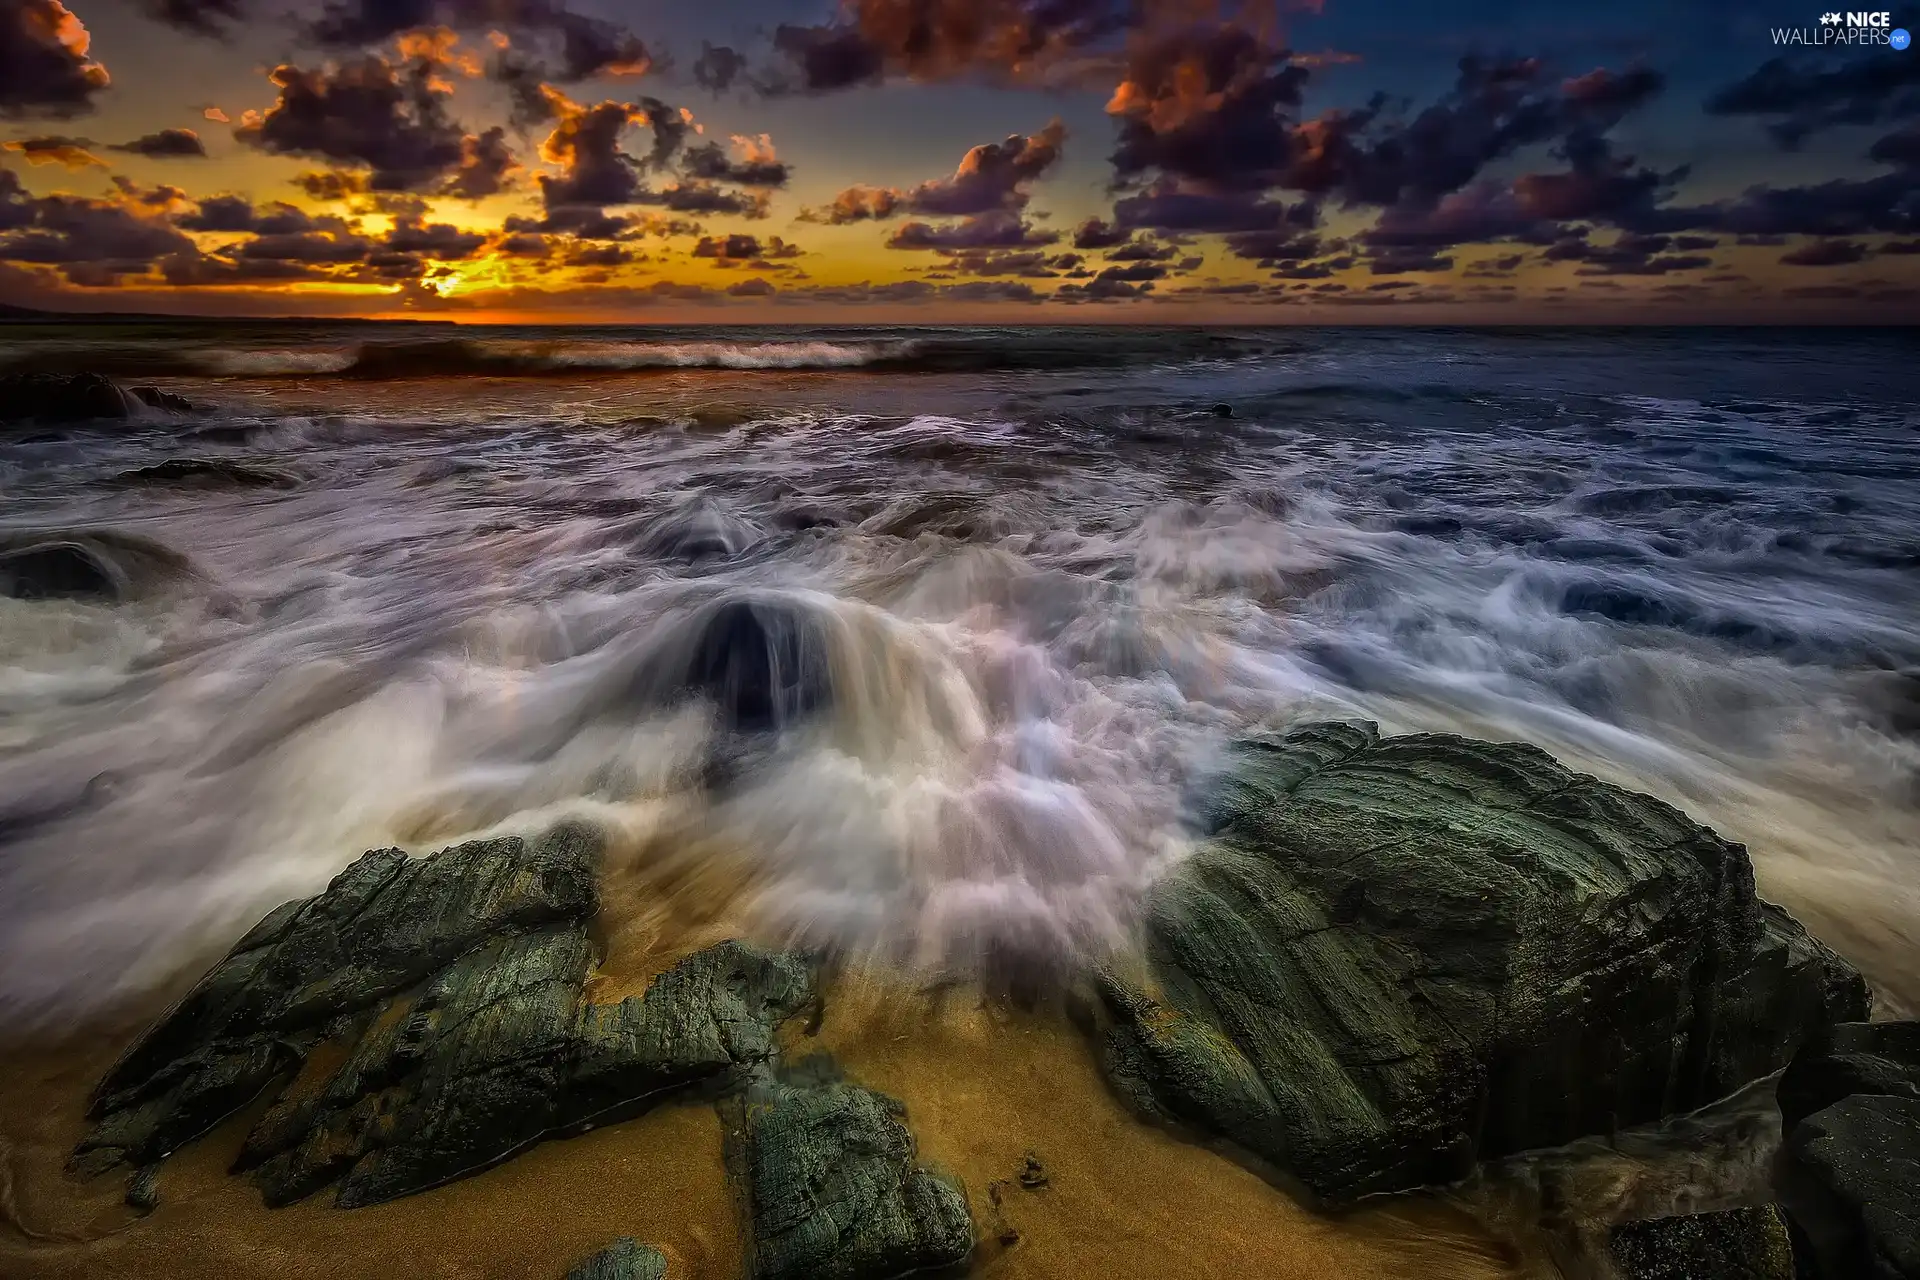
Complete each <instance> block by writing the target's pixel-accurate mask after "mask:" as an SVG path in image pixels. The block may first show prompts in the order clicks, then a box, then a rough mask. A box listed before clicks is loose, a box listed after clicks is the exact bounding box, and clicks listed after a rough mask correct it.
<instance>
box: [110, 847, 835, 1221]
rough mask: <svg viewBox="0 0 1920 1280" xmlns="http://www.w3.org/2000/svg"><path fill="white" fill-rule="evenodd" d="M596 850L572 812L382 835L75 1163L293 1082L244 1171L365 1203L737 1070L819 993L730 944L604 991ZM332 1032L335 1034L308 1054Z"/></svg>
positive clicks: (284, 931) (291, 914)
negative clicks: (612, 1001) (413, 848)
mask: <svg viewBox="0 0 1920 1280" xmlns="http://www.w3.org/2000/svg"><path fill="white" fill-rule="evenodd" d="M598 852H599V851H598V841H597V839H595V838H594V837H593V836H591V835H590V834H588V833H587V832H584V831H581V830H578V829H573V828H560V829H558V830H556V831H554V832H551V833H549V834H548V835H546V836H544V837H542V838H540V839H537V840H526V839H522V838H519V837H508V838H503V839H498V840H488V841H477V842H473V843H469V844H465V845H460V846H457V847H455V848H452V849H447V850H443V851H442V852H440V853H437V854H435V855H433V856H432V857H428V858H417V859H416V858H409V857H408V856H406V855H405V854H403V853H401V852H400V851H398V850H394V849H387V850H381V851H378V852H374V853H369V854H367V855H366V856H365V857H363V858H361V859H360V860H359V861H358V862H356V863H355V864H354V865H353V866H351V867H349V868H348V869H347V870H345V871H343V872H341V873H340V875H339V876H337V877H335V878H334V880H333V882H332V884H330V885H329V886H328V887H327V890H326V892H325V893H323V894H321V895H320V896H318V897H316V898H310V899H306V900H304V901H299V902H291V903H287V904H286V905H284V906H282V907H280V908H278V909H276V910H275V911H273V912H272V913H271V914H269V915H268V916H267V917H266V918H265V919H264V920H262V921H261V922H260V923H259V924H258V925H256V926H255V927H254V928H253V930H252V931H251V932H250V933H248V934H247V936H246V937H245V938H242V939H241V940H240V942H239V944H238V945H237V946H235V948H234V949H233V951H232V952H231V953H230V954H229V955H228V956H227V958H226V959H225V960H223V961H222V962H221V963H220V964H219V965H218V966H216V967H215V968H214V969H213V971H212V972H210V973H209V974H208V975H207V976H206V977H205V978H203V979H202V980H201V982H200V984H199V985H198V986H196V987H195V988H194V990H193V991H192V992H190V993H189V994H188V995H187V997H186V998H185V999H184V1000H182V1001H181V1003H180V1004H179V1005H178V1006H176V1007H175V1008H174V1009H173V1010H172V1011H171V1012H170V1013H169V1014H168V1015H167V1017H166V1018H164V1019H163V1020H162V1021H161V1022H160V1023H159V1024H158V1025H156V1026H155V1027H154V1028H153V1029H152V1030H150V1031H149V1032H148V1033H147V1034H146V1035H145V1036H144V1037H143V1038H142V1039H141V1040H140V1041H139V1042H138V1043H136V1044H135V1045H134V1046H133V1047H132V1048H131V1049H130V1050H129V1051H128V1052H127V1053H126V1054H125V1055H124V1056H123V1057H122V1058H121V1060H120V1061H119V1062H118V1063H116V1064H115V1066H114V1067H113V1069H112V1070H111V1071H110V1072H109V1073H108V1075H107V1077H106V1079H105V1080H103V1081H102V1082H101V1085H100V1088H99V1090H98V1092H97V1094H96V1096H95V1100H94V1103H93V1106H92V1109H91V1111H90V1118H92V1119H93V1120H94V1121H95V1124H94V1127H93V1129H92V1131H91V1132H90V1133H89V1134H88V1135H87V1136H86V1138H85V1139H83V1140H82V1142H81V1143H80V1145H79V1147H78V1149H77V1150H76V1152H75V1162H76V1166H81V1167H86V1168H97V1167H99V1165H100V1164H101V1163H102V1162H103V1160H104V1161H108V1162H128V1163H145V1162H149V1161H158V1160H161V1159H164V1158H165V1157H166V1156H168V1155H169V1154H170V1153H172V1152H173V1151H174V1150H176V1149H177V1148H178V1147H179V1146H180V1145H181V1144H182V1143H184V1142H187V1141H189V1140H191V1139H192V1138H194V1137H196V1136H198V1135H200V1134H202V1133H204V1132H206V1131H207V1130H208V1129H210V1128H211V1127H213V1126H214V1125H216V1124H218V1123H219V1122H220V1121H221V1120H223V1119H225V1118H226V1117H227V1116H229V1115H231V1114H232V1113H233V1112H235V1111H237V1110H238V1109H240V1108H241V1107H243V1106H245V1105H246V1104H247V1103H249V1102H250V1101H251V1100H253V1099H254V1098H256V1097H258V1096H260V1095H261V1094H262V1093H263V1092H266V1091H267V1090H269V1088H271V1087H273V1086H276V1085H278V1086H280V1087H279V1088H278V1091H277V1094H276V1096H275V1097H274V1099H273V1102H272V1105H270V1106H269V1107H268V1108H267V1109H266V1110H265V1112H264V1113H263V1114H262V1115H261V1116H260V1118H259V1120H258V1121H257V1122H256V1123H255V1125H254V1126H253V1128H252V1130H251V1131H250V1132H249V1133H248V1135H247V1138H246V1141H245V1143H244V1145H243V1146H242V1148H241V1151H240V1154H239V1157H238V1158H237V1159H236V1161H235V1165H234V1167H235V1171H236V1172H240V1171H251V1172H252V1175H253V1178H254V1180H255V1182H256V1183H257V1184H258V1185H259V1186H260V1188H261V1191H262V1193H263V1195H264V1197H265V1199H266V1201H267V1203H268V1204H270V1205H280V1204H287V1203H290V1202H292V1201H295V1200H298V1199H301V1198H302V1197H304V1196H307V1195H311V1194H312V1193H313V1192H315V1191H318V1190H320V1189H321V1188H323V1187H325V1186H327V1185H329V1184H332V1183H336V1182H337V1183H338V1184H339V1193H338V1196H337V1199H336V1203H338V1204H339V1205H341V1206H342V1207H353V1206H357V1205H366V1204H375V1203H378V1202H381V1201H384V1200H391V1199H394V1198H396V1197H398V1196H403V1195H408V1194H411V1193H412V1192H416V1191H422V1190H425V1189H427V1188H429V1187H433V1186H437V1185H440V1184H441V1183H444V1182H449V1181H452V1180H454V1179H456V1178H461V1177H465V1176H467V1175H469V1174H472V1173H477V1172H480V1171H481V1170H483V1169H486V1168H488V1167H490V1166H492V1165H493V1164H496V1163H498V1162H500V1161H501V1160H504V1159H507V1158H508V1157H510V1156H512V1155H514V1154H516V1153H517V1152H519V1151H521V1150H522V1149H524V1148H526V1147H528V1146H530V1145H532V1144H533V1143H536V1142H539V1141H541V1140H542V1139H545V1138H547V1137H551V1136H558V1135H564V1134H568V1133H573V1132H578V1131H579V1130H581V1129H583V1128H586V1127H590V1126H592V1125H594V1124H597V1123H603V1122H606V1121H609V1120H617V1119H622V1118H625V1117H627V1116H631V1115H636V1114H638V1113H640V1112H641V1111H644V1110H645V1109H646V1108H647V1107H649V1106H651V1105H653V1104H655V1103H657V1102H658V1101H660V1100H661V1099H663V1098H664V1097H666V1096H668V1095H670V1094H672V1093H674V1092H675V1091H678V1090H681V1089H685V1088H689V1087H692V1086H696V1085H704V1086H710V1087H713V1088H716V1089H723V1088H730V1087H736V1086H737V1085H738V1084H740V1083H742V1082H743V1081H744V1079H745V1078H746V1075H747V1074H748V1073H749V1072H750V1071H752V1070H754V1069H756V1068H758V1067H759V1066H760V1065H761V1063H762V1062H763V1060H764V1059H766V1058H768V1057H770V1056H771V1054H772V1051H773V1038H772V1037H773V1028H774V1026H775V1025H777V1024H778V1023H779V1022H780V1021H782V1020H784V1019H785V1018H786V1017H787V1016H789V1015H790V1014H792V1013H793V1012H794V1011H795V1010H797V1009H798V1008H800V1007H801V1006H802V1005H804V1004H805V1003H807V1001H808V1000H809V999H810V996H811V991H810V976H809V973H808V971H807V969H806V967H805V966H804V965H803V964H801V963H800V962H799V961H797V960H794V959H792V958H789V957H787V956H784V955H777V954H772V953H768V952H764V951H761V950H759V949H758V948H755V947H752V946H749V945H748V944H745V943H740V942H727V943H722V944H720V945H718V946H716V947H712V948H709V949H708V950H706V951H702V952H699V953H697V954H695V955H692V956H689V957H687V958H685V959H683V960H682V961H681V962H680V963H679V964H677V965H675V966H674V967H673V968H672V969H670V970H668V971H667V972H666V973H664V974H662V975H661V976H660V977H659V978H657V979H655V981H654V983H653V984H652V986H651V987H649V989H648V990H647V992H646V994H645V995H644V996H637V997H629V998H628V999H626V1000H623V1001H621V1002H620V1003H619V1004H616V1005H595V1004H592V1003H591V1002H589V1001H588V1000H587V999H586V998H585V995H584V984H585V981H586V978H587V974H588V971H589V969H590V968H591V967H592V964H593V962H594V955H593V947H592V944H591V942H590V941H589V939H588V934H587V927H588V921H589V920H590V918H591V917H592V915H593V914H594V912H595V910H596V908H597V905H598V900H597V893H596V890H595V884H594V876H595V871H596V866H597V862H598ZM325 1042H333V1043H335V1044H336V1045H337V1046H338V1048H339V1052H337V1053H334V1054H331V1055H322V1056H310V1055H312V1051H313V1050H314V1049H315V1048H316V1047H317V1046H319V1045H321V1044H322V1043H325Z"/></svg>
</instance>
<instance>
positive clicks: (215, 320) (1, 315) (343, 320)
mask: <svg viewBox="0 0 1920 1280" xmlns="http://www.w3.org/2000/svg"><path fill="white" fill-rule="evenodd" d="M452 323H453V321H451V320H415V319H393V320H386V319H365V318H361V317H354V316H188V315H169V314H167V313H166V312H161V311H45V310H42V309H40V308H38V307H22V306H17V305H15V304H14V303H11V302H0V324H194V325H209V324H215V325H230V324H238V325H308V324H324V325H357V324H364V325H381V326H387V327H390V326H394V325H446V324H452Z"/></svg>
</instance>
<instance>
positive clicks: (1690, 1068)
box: [1102, 724, 1868, 1204]
mask: <svg viewBox="0 0 1920 1280" xmlns="http://www.w3.org/2000/svg"><path fill="white" fill-rule="evenodd" d="M1202 808H1203V811H1204V816H1205V820H1206V823H1207V825H1208V827H1209V828H1210V830H1211V831H1212V832H1213V833H1214V834H1215V838H1214V839H1212V840H1211V841H1210V842H1208V843H1207V844H1206V845H1204V846H1203V847H1201V848H1200V849H1199V850H1198V851H1196V852H1195V854H1194V855H1193V856H1192V857H1190V858H1189V859H1188V860H1187V861H1186V862H1185V863H1183V864H1182V865H1181V866H1180V867H1179V868H1178V869H1177V870H1175V871H1174V872H1173V873H1171V874H1170V875H1168V876H1167V877H1165V878H1164V879H1163V880H1162V881H1160V882H1159V883H1158V884H1157V885H1156V886H1155V888H1154V890H1153V891H1152V893H1151V895H1150V899H1149V902H1148V911H1147V922H1146V961H1145V972H1144V974H1142V975H1107V976H1106V977H1105V978H1104V979H1103V982H1102V990H1103V994H1104V1001H1103V1004H1104V1006H1105V1015H1106V1017H1107V1018H1108V1019H1109V1024H1110V1025H1109V1029H1108V1034H1107V1040H1106V1066H1107V1070H1108V1073H1109V1076H1110V1078H1111V1079H1112V1080H1113V1082H1114V1083H1115V1085H1116V1086H1117V1087H1118V1088H1119V1089H1120V1090H1121V1091H1122V1093H1123V1094H1125V1095H1126V1096H1128V1097H1129V1098H1130V1099H1131V1100H1132V1101H1134V1102H1135V1104H1136V1105H1138V1106H1140V1107H1141V1108H1143V1109H1145V1110H1147V1111H1150V1112H1158V1113H1162V1114H1166V1115H1170V1116H1173V1117H1175V1118H1177V1119H1179V1120H1182V1121H1185V1122H1187V1123H1189V1124H1191V1125H1194V1126H1197V1127H1198V1128H1200V1129H1202V1130H1205V1131H1207V1132H1210V1133H1213V1134H1217V1135H1220V1136H1223V1137H1226V1138H1229V1139H1231V1140H1233V1141H1234V1142H1236V1143H1237V1144H1239V1145H1240V1146H1241V1147H1243V1148H1245V1149H1247V1150H1249V1151H1251V1152H1252V1153H1253V1154H1255V1155H1256V1156H1259V1157H1261V1158H1263V1159H1265V1160H1267V1161H1269V1162H1271V1163H1272V1164H1274V1165H1276V1166H1278V1167H1279V1168H1281V1169H1283V1170H1286V1171H1288V1172H1290V1173H1291V1174H1292V1175H1293V1176H1294V1177H1296V1178H1297V1179H1298V1180H1299V1181H1300V1182H1301V1183H1302V1184H1304V1186H1305V1187H1306V1188H1307V1189H1308V1190H1309V1191H1311V1192H1312V1193H1314V1194H1315V1195H1316V1196H1318V1197H1320V1198H1321V1199H1323V1200H1324V1201H1327V1202H1330V1203H1336V1204H1337V1203H1346V1202H1350V1201H1352V1200H1354V1199H1355V1198H1357V1197H1360V1196H1363V1195H1366V1194H1369V1193H1373V1192H1385V1191H1396V1190H1403V1189H1407V1188H1411V1187H1415V1186H1420V1185H1426V1184H1436V1183H1446V1182H1451V1181H1454V1180H1457V1179H1459V1178H1461V1177H1463V1176H1464V1175H1466V1174H1467V1173H1468V1172H1469V1171H1470V1169H1471V1168H1472V1167H1473V1165H1474V1163H1475V1162H1476V1161H1477V1160H1480V1159H1482V1158H1486V1157H1490V1156H1498V1155H1502V1154H1506V1153H1510V1152H1514V1151H1518V1150H1522V1149H1526V1148H1531V1147H1541V1146H1554V1145H1558V1144H1561V1143H1564V1142H1567V1141H1570V1140H1572V1139H1575V1138H1578V1137H1581V1136H1583V1135H1588V1134H1607V1133H1611V1132H1613V1131H1614V1130H1616V1129H1618V1128H1620V1127H1623V1126H1627V1125H1632V1124H1638V1123H1643V1122H1646V1121H1651V1120H1654V1119H1657V1118H1658V1117H1660V1116H1663V1115H1666V1114H1670V1113H1674V1112H1680V1111H1686V1110H1690V1109H1693V1108H1696V1107H1699V1106H1702V1105H1705V1104H1706V1103H1708V1102H1711V1101H1714V1100H1715V1099H1717V1098H1720V1097H1722V1096H1724V1095H1726V1094H1728V1093H1731V1092H1732V1091H1733V1090H1734V1089H1736V1088H1738V1087H1739V1086H1741V1085H1742V1084H1745V1083H1746V1082H1748V1081H1751V1080H1754V1079H1757V1078H1759V1077H1761V1076H1764V1075H1767V1074H1769V1073H1770V1072H1772V1071H1775V1070H1777V1069H1778V1068H1779V1067H1780V1066H1782V1065H1783V1064H1784V1063H1785V1062H1786V1061H1787V1060H1788V1059H1789V1058H1790V1057H1791V1056H1792V1054H1793V1052H1794V1051H1795V1049H1797V1048H1798V1047H1799V1045H1800V1044H1801V1042H1802V1041H1803V1040H1805V1039H1806V1038H1807V1037H1808V1036H1809V1035H1812V1034H1814V1033H1816V1032H1817V1031H1819V1030H1820V1029H1821V1028H1823V1027H1825V1026H1827V1025H1829V1024H1831V1023H1832V1022H1834V1021H1836V1020H1838V1019H1843V1018H1858V1017H1861V1016H1863V1015H1864V1013H1865V1011H1866V1007H1867V998H1868V997H1867V991H1866V987H1865V984H1864V983H1863V982H1862V981H1861V979H1860V977H1859V975H1858V974H1856V973H1854V972H1853V971H1852V970H1851V969H1850V968H1849V967H1847V965H1845V964H1844V963H1843V962H1842V961H1840V960H1839V959H1838V958H1837V957H1835V956H1833V955H1832V954H1831V953H1829V952H1827V951H1826V950H1825V949H1824V948H1822V947H1821V946H1819V945H1818V944H1817V943H1815V942H1814V941H1813V940H1812V939H1810V938H1808V937H1807V935H1806V933H1805V931H1804V930H1802V929H1801V928H1800V927H1799V926H1798V925H1797V924H1795V923H1794V921H1793V920H1792V919H1791V918H1790V917H1788V916H1787V915H1786V913H1784V912H1782V911H1779V910H1778V909H1776V908H1773V907H1770V906H1768V905H1766V904H1764V903H1761V902H1760V901H1759V900H1758V899H1757V898H1756V897H1755V896H1754V891H1753V875H1752V868H1751V866H1750V864H1749V863H1748V860H1747V856H1746V852H1745V850H1744V849H1742V848H1741V847H1740V846H1738V845H1734V844H1730V843H1728V842H1727V841H1725V840H1722V839H1720V838H1719V837H1718V836H1716V835H1714V834H1713V833H1712V832H1711V831H1709V830H1707V829H1706V828H1704V827H1702V826H1700V825H1699V824H1697V823H1695V822H1693V821H1691V820H1690V819H1688V818H1687V817H1686V816H1685V815H1684V814H1681V813H1680V812H1678V811H1677V810H1675V809H1673V808H1671V807H1670V806H1668V805H1666V804H1663V803H1661V802H1659V801H1657V800H1654V799H1652V798H1650V797H1647V796H1642V795H1636V794H1634V793H1631V792H1628V791H1624V790H1622V789H1620V788H1618V787H1614V786H1611V785H1608V784H1606V783H1603V782H1600V781H1598V780H1596V779H1593V778H1589V777H1586V776H1583V775H1579V774H1575V773H1572V772H1571V771H1569V770H1567V769H1565V768H1564V767H1562V766H1561V765H1559V764H1558V763H1557V762H1555V761H1554V760H1553V759H1552V757H1550V756H1548V755H1547V754H1546V753H1545V752H1543V751H1540V750H1538V749H1537V748H1534V747H1530V746H1525V745H1521V744H1515V743H1485V742H1474V741H1469V740H1467V739H1463V738H1457V737H1452V736H1448V735H1415V736H1409V737H1402V738H1389V739H1381V738H1380V737H1379V736H1378V733H1377V731H1376V730H1375V728H1374V727H1373V726H1372V725H1343V724H1318V725H1310V726H1306V727H1303V728H1300V729H1297V730H1295V731H1293V732H1291V733H1288V734H1285V735H1282V736H1278V737H1275V738H1268V739H1261V740H1247V741H1245V742H1242V743H1241V744H1239V747H1238V750H1237V753H1236V759H1235V762H1234V765H1233V767H1232V769H1231V770H1230V771H1229V772H1228V773H1227V774H1226V776H1225V777H1223V778H1222V779H1220V780H1219V782H1218V783H1217V784H1216V785H1215V786H1214V787H1213V788H1212V790H1211V793H1210V794H1209V795H1208V796H1207V797H1206V799H1205V802H1204V803H1203V805H1202Z"/></svg>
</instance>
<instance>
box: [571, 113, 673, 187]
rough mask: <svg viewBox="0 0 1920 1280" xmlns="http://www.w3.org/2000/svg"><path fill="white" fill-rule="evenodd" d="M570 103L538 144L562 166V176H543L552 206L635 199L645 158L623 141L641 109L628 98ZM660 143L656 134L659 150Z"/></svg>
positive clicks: (656, 144)
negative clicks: (594, 103)
mask: <svg viewBox="0 0 1920 1280" xmlns="http://www.w3.org/2000/svg"><path fill="white" fill-rule="evenodd" d="M567 106H568V108H569V109H568V110H567V111H566V113H565V114H564V115H562V116H561V118H560V122H559V123H558V124H557V125H556V126H555V127H554V130H553V133H552V134H551V135H549V136H548V138H547V140H546V142H545V143H544V144H543V145H542V146H541V148H540V155H541V158H543V159H545V160H547V161H548V162H550V163H553V164H557V165H560V166H561V167H562V169H563V170H564V172H563V173H561V175H560V176H558V177H554V176H552V175H550V174H542V175H541V177H540V191H541V195H542V197H543V198H544V200H545V203H546V206H547V209H548V211H549V212H551V211H552V210H554V209H559V208H567V207H581V208H594V209H600V208H604V207H606V206H607V205H617V204H631V203H633V202H634V200H635V199H636V198H637V197H638V196H639V194H640V190H641V186H640V171H641V169H642V167H643V165H644V163H645V162H643V161H642V160H640V159H639V158H638V157H635V156H632V155H629V154H628V153H627V152H626V151H624V150H623V149H622V148H621V145H620V144H621V135H622V134H624V133H625V132H626V128H627V126H628V125H629V124H632V123H634V122H635V121H636V120H638V119H640V118H642V116H643V113H642V111H641V109H640V108H639V107H638V106H636V105H635V104H633V103H628V102H602V103H600V104H599V105H598V106H594V107H582V106H578V105H576V104H572V103H569V104H567ZM668 136H669V137H671V136H672V135H671V134H669V135H668ZM659 146H660V142H659V135H658V134H656V141H655V148H656V150H658V148H659Z"/></svg>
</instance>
